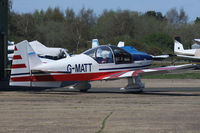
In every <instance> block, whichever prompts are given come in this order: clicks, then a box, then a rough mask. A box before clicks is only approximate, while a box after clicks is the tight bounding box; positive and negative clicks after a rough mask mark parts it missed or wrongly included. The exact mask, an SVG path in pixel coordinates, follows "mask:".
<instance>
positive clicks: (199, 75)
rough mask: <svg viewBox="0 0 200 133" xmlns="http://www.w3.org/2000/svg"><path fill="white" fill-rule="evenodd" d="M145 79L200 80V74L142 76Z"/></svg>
mask: <svg viewBox="0 0 200 133" xmlns="http://www.w3.org/2000/svg"><path fill="white" fill-rule="evenodd" d="M142 78H143V79H200V73H178V74H160V75H148V76H142Z"/></svg>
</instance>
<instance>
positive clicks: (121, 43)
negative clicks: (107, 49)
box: [117, 41, 125, 47]
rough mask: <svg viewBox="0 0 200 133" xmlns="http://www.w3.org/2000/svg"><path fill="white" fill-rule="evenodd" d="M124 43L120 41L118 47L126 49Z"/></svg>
mask: <svg viewBox="0 0 200 133" xmlns="http://www.w3.org/2000/svg"><path fill="white" fill-rule="evenodd" d="M124 45H125V44H124V42H122V41H120V42H119V43H118V45H117V47H124Z"/></svg>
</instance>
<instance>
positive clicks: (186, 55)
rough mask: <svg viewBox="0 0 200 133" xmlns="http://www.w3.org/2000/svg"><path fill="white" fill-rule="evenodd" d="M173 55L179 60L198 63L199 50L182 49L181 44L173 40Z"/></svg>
mask: <svg viewBox="0 0 200 133" xmlns="http://www.w3.org/2000/svg"><path fill="white" fill-rule="evenodd" d="M195 40H196V41H199V39H195ZM199 42H200V41H199ZM174 54H175V55H176V56H177V57H179V58H183V59H189V60H195V61H200V49H184V48H183V44H181V43H180V42H178V41H177V40H174Z"/></svg>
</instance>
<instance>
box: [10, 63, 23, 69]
mask: <svg viewBox="0 0 200 133" xmlns="http://www.w3.org/2000/svg"><path fill="white" fill-rule="evenodd" d="M16 68H26V65H25V64H12V67H11V69H16Z"/></svg>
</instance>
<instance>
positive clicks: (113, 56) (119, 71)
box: [10, 40, 195, 92]
mask: <svg viewBox="0 0 200 133" xmlns="http://www.w3.org/2000/svg"><path fill="white" fill-rule="evenodd" d="M152 61H153V60H152V57H151V55H145V56H141V57H140V58H136V57H134V56H132V55H131V54H130V53H128V52H127V51H125V50H124V49H122V48H120V47H116V46H113V45H101V46H96V47H94V48H91V49H89V50H87V51H85V52H83V53H81V54H77V55H74V56H71V57H69V58H62V59H59V60H55V61H52V62H47V63H43V62H42V61H41V59H40V58H39V57H38V55H37V54H36V52H35V51H34V49H33V48H32V46H31V45H30V43H29V42H28V41H26V40H25V41H22V42H20V43H18V44H16V46H15V49H14V56H13V63H12V67H11V75H10V86H28V87H61V86H62V83H63V82H67V83H68V85H73V87H74V89H78V90H80V91H83V92H86V91H87V90H88V89H90V88H91V85H90V83H89V82H91V81H97V80H116V79H121V78H127V79H128V85H127V86H125V87H124V88H123V89H124V90H127V91H137V92H140V91H142V89H143V88H144V84H143V83H142V82H141V79H140V76H141V75H144V74H159V73H167V72H171V71H174V70H181V69H190V68H194V67H195V65H193V64H185V65H177V66H167V67H159V68H149V69H147V67H148V66H150V65H151V64H152Z"/></svg>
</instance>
